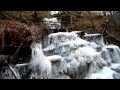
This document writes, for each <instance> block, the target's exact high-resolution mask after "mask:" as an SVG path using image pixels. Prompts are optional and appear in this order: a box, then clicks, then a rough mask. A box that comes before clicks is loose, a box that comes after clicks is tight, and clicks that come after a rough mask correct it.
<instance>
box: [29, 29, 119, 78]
mask: <svg viewBox="0 0 120 90" xmlns="http://www.w3.org/2000/svg"><path fill="white" fill-rule="evenodd" d="M80 33H81V32H75V31H74V32H58V33H52V34H50V35H49V36H48V39H47V41H45V42H48V44H47V47H46V48H44V49H43V50H42V48H41V47H40V46H41V45H39V44H37V45H34V46H32V50H33V52H32V60H31V63H32V66H33V70H34V71H35V72H36V70H37V69H36V67H37V66H39V67H41V68H40V70H43V71H44V70H48V72H49V71H52V76H53V77H54V78H69V79H70V78H72V79H84V78H85V79H113V78H119V76H120V75H119V74H118V73H117V71H116V69H115V70H114V69H113V63H120V59H119V58H120V49H119V47H118V46H115V45H105V43H104V40H103V37H102V36H101V35H100V34H85V35H84V36H83V37H82V38H83V39H82V38H81V36H80V35H78V34H80ZM42 51H43V52H44V53H45V52H48V54H46V55H47V56H45V55H44V54H43V52H42ZM51 55H52V56H51ZM48 61H49V63H48ZM45 62H46V63H45ZM50 62H51V63H52V69H48V68H51V64H50ZM53 62H55V63H53ZM34 68H35V69H34ZM117 68H118V67H117ZM43 74H44V73H43ZM53 77H52V78H53Z"/></svg>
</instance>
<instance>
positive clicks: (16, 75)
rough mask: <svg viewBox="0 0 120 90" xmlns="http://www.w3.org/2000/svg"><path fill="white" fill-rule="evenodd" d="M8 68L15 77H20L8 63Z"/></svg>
mask: <svg viewBox="0 0 120 90" xmlns="http://www.w3.org/2000/svg"><path fill="white" fill-rule="evenodd" d="M9 69H10V70H11V71H12V73H13V75H14V77H15V78H16V79H21V77H20V75H19V74H18V73H16V71H15V70H14V68H13V67H12V66H11V65H9Z"/></svg>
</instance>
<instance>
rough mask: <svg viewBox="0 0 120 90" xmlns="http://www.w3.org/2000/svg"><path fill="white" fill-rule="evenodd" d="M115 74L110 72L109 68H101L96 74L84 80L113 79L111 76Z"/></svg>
mask: <svg viewBox="0 0 120 90" xmlns="http://www.w3.org/2000/svg"><path fill="white" fill-rule="evenodd" d="M115 73H116V72H115V71H113V70H111V69H110V68H109V67H103V69H102V70H101V71H99V72H97V73H92V74H91V75H89V76H87V77H85V79H114V78H113V75H114V74H115Z"/></svg>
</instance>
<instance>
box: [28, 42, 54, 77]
mask: <svg viewBox="0 0 120 90" xmlns="http://www.w3.org/2000/svg"><path fill="white" fill-rule="evenodd" d="M31 48H32V55H31V61H30V64H29V65H30V69H31V70H32V73H31V77H30V78H31V79H33V78H34V79H48V78H50V76H51V69H52V66H51V62H50V61H49V60H47V59H46V57H45V56H44V54H43V52H42V46H41V43H37V44H33V45H31Z"/></svg>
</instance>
